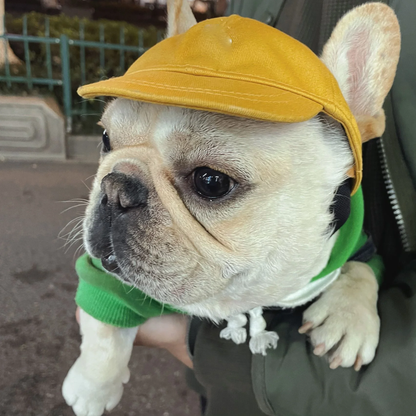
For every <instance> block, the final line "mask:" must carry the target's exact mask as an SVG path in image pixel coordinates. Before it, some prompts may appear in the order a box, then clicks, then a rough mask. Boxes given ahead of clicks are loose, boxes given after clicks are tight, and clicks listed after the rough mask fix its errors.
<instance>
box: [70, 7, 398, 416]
mask: <svg viewBox="0 0 416 416" xmlns="http://www.w3.org/2000/svg"><path fill="white" fill-rule="evenodd" d="M187 3H188V2H187V1H184V2H183V4H182V2H179V3H177V4H176V7H178V4H179V5H180V6H179V9H180V12H179V13H176V14H175V13H171V14H170V15H169V22H168V23H169V26H168V36H172V35H175V34H177V33H181V32H184V31H186V30H187V29H188V28H190V27H191V26H192V25H194V24H195V23H196V22H195V19H194V17H193V15H192V13H191V12H190V9H189V8H188V5H187ZM169 7H170V8H172V7H175V5H172V4H170V5H169ZM179 9H177V10H179ZM399 48H400V34H399V28H398V23H397V19H396V17H395V15H394V13H393V11H392V10H391V9H390V8H388V7H387V6H385V5H383V4H380V3H369V4H366V5H364V6H361V7H358V8H356V9H354V10H353V11H351V12H350V13H348V14H347V15H346V16H344V18H343V19H342V20H341V21H340V22H339V23H338V25H337V26H336V28H335V30H334V32H333V34H332V36H331V38H330V39H329V41H328V43H327V44H326V46H325V48H324V51H323V55H322V61H323V62H324V63H325V64H326V66H327V67H328V68H329V69H330V71H331V72H332V73H333V74H334V76H335V78H336V79H337V81H338V83H339V86H340V88H341V91H342V93H343V95H344V97H345V98H346V100H347V102H348V104H349V106H350V108H351V110H352V112H353V114H354V116H355V117H356V119H357V121H358V125H359V128H360V131H361V135H362V137H363V139H364V140H366V139H367V138H372V137H376V136H380V135H381V133H382V132H383V130H384V114H383V110H382V104H383V101H384V98H385V96H386V95H387V93H388V91H389V89H390V87H391V85H392V81H393V78H394V74H395V70H396V65H397V61H398V55H399ZM201 53H203V51H201ZM102 124H103V126H104V128H105V129H106V131H107V132H109V135H108V136H105V140H106V141H109V142H106V143H105V144H104V145H105V146H106V147H107V148H108V149H107V150H110V149H109V147H111V151H109V152H108V153H106V155H105V157H103V158H102V159H101V163H100V166H99V169H98V172H97V176H96V178H95V182H94V185H93V189H92V192H91V196H90V203H89V206H88V208H87V212H86V219H85V222H84V242H85V247H86V249H87V251H88V252H89V253H90V254H91V255H92V256H94V255H95V256H96V255H97V253H96V251H97V249H96V246H97V244H98V245H99V242H98V241H96V240H95V239H96V238H97V237H96V233H95V228H96V227H97V223H96V209H97V206H98V205H99V204H100V203H101V202H102V198H103V192H104V194H105V195H106V197H107V198H110V199H111V198H112V197H113V194H117V189H115V188H116V187H117V186H118V185H117V181H108V180H107V179H104V178H105V177H106V176H107V175H108V174H109V173H111V172H118V173H120V172H121V173H122V174H124V175H130V176H132V177H140V183H141V186H142V187H143V189H142V192H144V193H145V194H146V198H145V201H146V202H145V203H146V205H147V208H146V210H144V211H143V210H142V211H140V212H145V214H140V213H137V212H135V213H131V214H128V215H131V217H130V218H128V221H129V222H128V227H127V228H126V229H125V230H124V232H126V233H127V234H126V235H127V237H126V238H124V239H123V241H124V242H123V243H121V242H118V240H117V229H112V231H111V232H112V233H113V236H112V241H113V244H124V246H123V247H122V250H118V253H120V252H122V253H123V255H122V256H120V255H119V257H118V258H117V263H118V265H119V267H120V269H121V270H122V278H123V281H125V282H127V283H129V284H132V285H135V286H137V287H138V288H139V289H141V290H142V291H144V292H145V293H146V294H148V295H149V296H152V297H154V298H155V299H157V300H159V301H161V302H165V303H168V304H170V305H173V306H175V307H177V308H179V309H181V310H183V311H185V312H187V313H189V314H191V315H197V316H202V317H208V318H210V319H212V320H213V321H220V320H224V319H225V320H227V321H228V326H227V328H225V329H224V330H223V332H222V334H221V335H222V336H223V337H225V338H229V339H232V340H233V341H235V342H237V343H241V342H244V341H245V340H246V332H245V329H244V325H245V324H246V322H247V318H246V315H245V314H246V313H248V314H249V317H250V320H251V325H250V336H251V339H250V348H251V350H252V351H253V352H254V353H264V351H265V350H266V349H267V348H268V347H275V346H276V344H277V339H278V337H277V334H275V333H274V332H267V331H265V326H264V321H263V320H262V317H261V312H262V307H265V306H273V305H276V306H286V307H291V306H296V304H297V301H296V296H297V294H299V293H301V292H302V290H304V288H305V287H306V286H307V285H308V283H309V282H310V280H311V278H312V277H313V276H315V275H317V274H319V272H320V271H321V270H322V269H323V268H324V267H325V265H326V264H327V262H328V258H329V256H330V253H331V249H332V247H333V245H334V242H335V240H336V238H337V234H334V235H332V236H331V234H330V233H328V225H329V224H330V223H331V221H332V216H331V215H332V214H331V213H330V204H331V201H332V200H333V196H334V193H335V191H336V189H337V188H338V187H339V186H340V184H341V183H342V182H343V181H344V180H345V178H346V173H347V172H348V170H349V169H350V168H351V166H352V164H353V158H352V155H351V150H350V148H349V145H348V142H347V141H346V140H345V134H344V132H343V130H342V129H341V127H340V126H339V125H338V124H337V123H336V122H333V121H332V120H331V119H330V118H329V117H326V116H317V117H315V118H313V119H311V120H309V121H305V122H302V123H293V124H285V123H272V122H265V121H256V120H251V119H243V118H238V117H233V116H227V115H223V114H216V113H210V112H203V111H197V110H191V109H185V108H179V107H169V106H160V105H155V104H149V103H143V102H136V101H130V100H125V99H116V100H114V101H112V102H111V103H110V104H109V105H108V106H107V108H106V110H105V112H104V114H103V117H102ZM312 155H313V157H311V156H312ZM206 166H210V168H212V169H214V170H215V171H219V172H227V173H230V174H229V175H225V174H221V175H223V176H221V186H220V188H221V189H220V190H219V191H218V189H217V190H216V192H217V191H218V192H220V193H221V195H224V196H223V197H222V198H219V199H218V200H217V201H216V203H214V204H213V203H211V202H210V199H209V198H207V199H204V198H201V194H204V192H205V193H209V192H211V190H210V189H207V188H206V183H204V182H198V180H195V177H197V178H201V177H203V175H204V171H203V169H207V168H206ZM201 169H202V170H201ZM166 172H168V174H166ZM189 172H193V174H192V175H190V176H189V175H188V173H189ZM195 172H196V173H195ZM311 172H313V175H311ZM205 173H206V172H205ZM217 173H218V172H217ZM231 173H232V174H231ZM219 174H220V173H219ZM103 179H104V180H103ZM172 183H173V184H174V188H173V187H172ZM204 186H205V188H204ZM198 187H199V188H198ZM172 189H176V192H173V191H172ZM117 195H118V194H117ZM117 195H116V197H117V198H121V197H120V196H117ZM221 195H220V196H221ZM122 197H123V198H126V199H127V200H126V201H124V202H123V201H120V202H121V203H126V204H129V201H128V199H129V198H132V196H131V195H128V194H125V195H124V194H123V196H122ZM141 215H142V216H143V217H141ZM310 218H314V219H315V220H314V221H310ZM377 291H378V285H377V282H376V279H375V276H374V274H373V272H372V270H371V269H370V268H369V267H368V266H367V265H366V264H363V263H358V262H348V263H347V264H345V266H344V267H343V268H342V270H341V271H339V272H338V273H335V274H334V275H333V276H332V277H331V278H330V279H327V281H326V283H325V284H324V285H322V287H320V288H318V289H317V290H315V292H314V293H313V297H316V296H317V295H318V294H319V292H321V293H322V294H321V296H320V297H318V298H317V300H316V301H315V302H314V303H313V304H312V306H310V307H309V309H307V310H306V312H305V314H304V322H305V325H304V326H303V327H302V329H301V330H302V331H303V332H306V331H307V332H308V334H309V335H310V338H311V341H312V344H313V345H314V346H315V347H316V348H315V353H316V354H317V355H324V354H326V353H327V352H330V356H329V361H330V365H331V367H333V368H336V367H337V366H343V367H350V366H353V365H355V367H356V369H359V368H360V367H361V365H362V364H368V363H370V362H371V361H372V360H373V358H374V355H375V350H376V347H377V344H378V339H379V329H380V322H379V317H378V314H377V305H376V304H377ZM302 299H305V298H304V297H303V298H302ZM308 300H310V299H308ZM298 303H299V302H298ZM80 325H81V333H82V337H83V338H82V345H81V355H80V357H79V358H78V360H77V361H76V363H75V364H74V365H73V367H72V368H71V370H70V371H69V374H68V376H67V378H66V379H65V382H64V386H63V394H64V397H65V399H66V401H67V403H68V404H69V405H71V406H73V409H74V412H75V413H76V414H77V415H78V416H87V415H88V416H95V415H101V414H102V413H103V412H104V410H105V409H107V410H110V409H112V408H113V407H114V406H116V404H117V403H118V402H119V400H120V398H121V395H122V391H123V383H126V382H127V381H128V378H129V370H128V361H129V358H130V354H131V351H132V345H133V340H134V338H135V334H136V331H137V328H132V329H119V328H115V327H111V326H109V325H106V324H103V323H101V322H99V321H97V320H95V319H94V318H92V317H91V316H89V315H88V314H86V313H85V312H82V313H81V322H80ZM334 347H335V348H334ZM276 377H278V374H277V375H276Z"/></svg>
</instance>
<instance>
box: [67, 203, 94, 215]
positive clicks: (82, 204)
mask: <svg viewBox="0 0 416 416" xmlns="http://www.w3.org/2000/svg"><path fill="white" fill-rule="evenodd" d="M86 205H88V203H85V202H82V203H79V204H78V205H73V206H72V207H68V208H66V209H64V210H63V211H62V212H61V215H62V214H64V213H65V212H67V211H69V210H71V209H74V208H78V207H85V206H86Z"/></svg>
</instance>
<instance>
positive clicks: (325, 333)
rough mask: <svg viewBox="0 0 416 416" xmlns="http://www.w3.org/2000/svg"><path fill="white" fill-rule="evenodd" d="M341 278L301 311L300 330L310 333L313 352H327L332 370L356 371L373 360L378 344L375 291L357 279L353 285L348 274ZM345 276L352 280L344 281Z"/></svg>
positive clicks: (319, 354)
mask: <svg viewBox="0 0 416 416" xmlns="http://www.w3.org/2000/svg"><path fill="white" fill-rule="evenodd" d="M343 278H344V282H343V281H342V280H341V281H340V282H335V287H334V289H331V288H330V289H329V290H328V291H327V292H325V293H324V294H323V295H322V297H321V298H320V299H318V300H317V301H316V302H314V303H313V304H312V305H311V306H310V307H309V308H308V309H307V310H306V311H305V312H304V314H303V322H304V324H303V326H302V327H301V328H300V329H299V332H300V333H307V334H308V335H309V336H310V339H311V342H312V345H313V346H314V351H313V352H314V354H315V355H318V356H323V355H325V354H328V359H329V362H330V367H331V368H332V369H335V368H337V367H339V366H341V367H351V366H354V368H355V369H356V370H357V371H358V370H359V369H360V368H361V366H362V365H365V364H369V363H370V362H371V361H372V360H373V358H374V355H375V352H376V348H377V345H378V340H379V332H380V319H379V317H378V313H377V306H376V302H377V294H376V292H375V293H374V290H376V289H374V288H371V287H370V285H365V284H358V283H359V282H357V281H356V282H355V283H357V285H356V286H355V285H354V279H353V278H351V276H349V277H348V276H341V278H340V279H343ZM346 278H349V279H351V280H353V281H347V282H346V284H345V279H346ZM372 278H373V279H374V277H373V276H372ZM357 280H358V279H357ZM374 281H375V279H374ZM375 284H376V283H374V285H375Z"/></svg>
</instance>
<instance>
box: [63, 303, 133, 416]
mask: <svg viewBox="0 0 416 416" xmlns="http://www.w3.org/2000/svg"><path fill="white" fill-rule="evenodd" d="M80 317H81V319H80V327H81V334H82V344H81V355H80V356H79V358H78V359H77V361H75V364H74V365H73V366H72V368H71V369H70V370H69V373H68V375H67V376H66V378H65V381H64V384H63V386H62V393H63V396H64V398H65V401H66V402H67V404H68V405H69V406H72V408H73V410H74V412H75V414H76V415H77V416H101V415H102V414H103V413H104V411H105V410H111V409H113V408H114V407H115V406H116V405H117V404H118V402H119V401H120V399H121V396H122V394H123V383H127V382H128V380H129V377H130V372H129V369H128V362H129V359H130V355H131V351H132V348H133V341H134V338H135V336H136V333H137V327H136V328H116V327H113V326H111V325H107V324H104V323H102V322H99V321H97V320H96V319H94V318H93V317H92V316H90V315H88V314H87V313H85V312H84V311H81V316H80Z"/></svg>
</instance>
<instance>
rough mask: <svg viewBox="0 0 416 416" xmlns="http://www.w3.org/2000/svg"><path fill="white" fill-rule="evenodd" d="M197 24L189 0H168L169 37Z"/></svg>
mask: <svg viewBox="0 0 416 416" xmlns="http://www.w3.org/2000/svg"><path fill="white" fill-rule="evenodd" d="M195 24H196V19H195V16H194V15H193V13H192V10H191V6H190V5H189V0H168V31H167V37H168V38H170V37H171V36H175V35H179V34H181V33H184V32H186V31H187V30H188V29H189V28H191V27H192V26H193V25H195Z"/></svg>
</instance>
